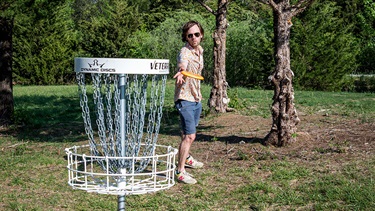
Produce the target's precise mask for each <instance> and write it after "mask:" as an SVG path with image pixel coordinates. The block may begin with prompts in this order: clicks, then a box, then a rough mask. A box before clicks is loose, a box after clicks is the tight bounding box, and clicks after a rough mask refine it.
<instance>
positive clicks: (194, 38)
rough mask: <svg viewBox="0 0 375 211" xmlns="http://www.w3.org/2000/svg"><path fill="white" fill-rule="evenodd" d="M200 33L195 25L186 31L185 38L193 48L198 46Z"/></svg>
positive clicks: (200, 37)
mask: <svg viewBox="0 0 375 211" xmlns="http://www.w3.org/2000/svg"><path fill="white" fill-rule="evenodd" d="M201 39H202V34H201V32H200V30H199V27H198V26H197V25H194V26H192V27H191V28H190V29H189V30H188V31H187V33H186V40H187V41H188V43H189V45H190V46H191V47H193V48H195V47H197V46H199V44H200V43H201Z"/></svg>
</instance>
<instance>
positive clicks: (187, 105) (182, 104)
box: [175, 100, 202, 135]
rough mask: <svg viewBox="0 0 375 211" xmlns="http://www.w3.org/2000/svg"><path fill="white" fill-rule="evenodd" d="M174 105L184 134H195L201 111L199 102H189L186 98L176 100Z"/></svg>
mask: <svg viewBox="0 0 375 211" xmlns="http://www.w3.org/2000/svg"><path fill="white" fill-rule="evenodd" d="M175 106H176V108H177V110H178V113H179V114H180V120H181V129H182V132H183V134H184V135H189V134H195V133H196V132H197V129H196V127H197V126H198V123H199V118H200V115H201V113H202V103H201V102H190V101H186V100H178V101H177V102H175Z"/></svg>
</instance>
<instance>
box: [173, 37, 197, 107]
mask: <svg viewBox="0 0 375 211" xmlns="http://www.w3.org/2000/svg"><path fill="white" fill-rule="evenodd" d="M198 51H199V52H197V51H196V50H194V48H193V47H191V46H190V45H189V43H186V45H185V46H184V47H183V48H182V49H181V51H180V53H179V54H178V57H177V68H178V69H177V71H179V70H180V69H184V70H186V71H188V72H191V73H195V74H199V75H201V74H202V69H203V48H202V47H201V46H200V45H199V46H198ZM184 80H185V83H183V84H177V83H176V86H175V94H174V101H175V102H176V101H178V100H187V101H191V102H200V101H201V100H202V94H201V89H200V88H201V82H200V80H198V79H194V78H190V77H184Z"/></svg>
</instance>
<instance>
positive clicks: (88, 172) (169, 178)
mask: <svg viewBox="0 0 375 211" xmlns="http://www.w3.org/2000/svg"><path fill="white" fill-rule="evenodd" d="M65 152H66V153H67V159H68V166H67V168H68V174H69V181H68V184H69V185H70V186H72V187H73V188H74V189H80V190H86V191H87V192H96V193H100V194H111V195H133V194H145V193H151V192H156V191H159V190H163V189H168V188H170V187H172V186H173V185H174V184H175V180H174V169H175V167H176V166H175V155H176V154H177V152H178V150H177V149H175V148H172V147H170V146H162V145H156V148H155V153H154V155H152V156H145V157H108V156H90V146H89V145H83V146H74V147H71V148H66V149H65ZM157 153H160V154H157ZM143 159H149V160H150V162H149V165H148V166H147V168H146V169H145V170H143V171H142V172H136V171H135V168H134V166H136V163H137V162H139V161H140V160H143ZM125 160H126V161H127V162H129V161H131V162H133V164H134V165H133V168H131V169H119V172H118V173H116V174H113V173H110V172H109V170H108V169H109V168H106V170H103V168H101V166H100V165H99V164H98V162H102V163H103V162H104V163H105V164H107V165H109V164H110V163H111V162H121V161H125Z"/></svg>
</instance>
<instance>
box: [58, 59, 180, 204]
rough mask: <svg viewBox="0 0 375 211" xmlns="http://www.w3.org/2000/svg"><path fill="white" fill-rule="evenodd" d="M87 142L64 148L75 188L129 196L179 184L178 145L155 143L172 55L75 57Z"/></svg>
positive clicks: (121, 198) (123, 198)
mask: <svg viewBox="0 0 375 211" xmlns="http://www.w3.org/2000/svg"><path fill="white" fill-rule="evenodd" d="M74 63H75V65H74V66H75V67H74V69H75V72H76V77H77V82H78V87H79V93H80V105H81V108H82V117H83V122H84V126H85V132H86V134H87V136H88V144H87V145H82V146H74V147H70V148H67V149H65V151H66V153H67V158H68V166H67V168H68V174H69V181H68V184H69V185H70V186H72V187H73V188H74V189H80V190H86V191H87V192H95V193H100V194H112V195H118V210H125V196H126V195H131V194H145V193H151V192H156V191H159V190H163V189H167V188H170V187H172V186H173V185H174V184H175V181H174V169H175V168H176V166H175V155H176V154H177V149H174V148H172V147H170V146H163V145H158V144H157V138H158V134H159V128H160V123H161V118H162V108H163V103H164V93H165V86H166V79H167V75H168V73H169V61H168V60H151V59H109V58H75V61H74Z"/></svg>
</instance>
